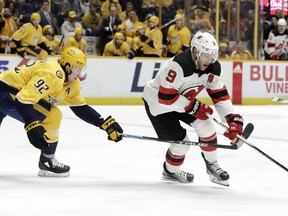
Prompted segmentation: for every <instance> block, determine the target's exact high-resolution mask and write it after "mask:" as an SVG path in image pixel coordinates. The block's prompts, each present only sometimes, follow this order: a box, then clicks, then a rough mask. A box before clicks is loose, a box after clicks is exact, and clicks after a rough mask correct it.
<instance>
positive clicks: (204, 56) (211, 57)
mask: <svg viewBox="0 0 288 216" xmlns="http://www.w3.org/2000/svg"><path fill="white" fill-rule="evenodd" d="M217 58H218V53H215V54H208V53H201V54H200V56H199V59H200V60H201V61H202V62H204V63H208V62H209V63H215V62H216V60H217Z"/></svg>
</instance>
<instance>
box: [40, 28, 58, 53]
mask: <svg viewBox="0 0 288 216" xmlns="http://www.w3.org/2000/svg"><path fill="white" fill-rule="evenodd" d="M42 33H43V36H44V38H43V41H44V43H45V44H46V46H47V47H48V49H49V50H50V54H51V55H59V54H60V52H61V50H62V48H61V47H60V46H61V44H60V39H59V38H57V37H55V36H54V29H53V27H52V26H51V25H46V26H44V27H43V30H42Z"/></svg>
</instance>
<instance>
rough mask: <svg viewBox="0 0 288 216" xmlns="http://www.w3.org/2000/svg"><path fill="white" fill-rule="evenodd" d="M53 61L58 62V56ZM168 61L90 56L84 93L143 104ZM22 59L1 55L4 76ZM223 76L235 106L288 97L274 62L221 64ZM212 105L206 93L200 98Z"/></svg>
mask: <svg viewBox="0 0 288 216" xmlns="http://www.w3.org/2000/svg"><path fill="white" fill-rule="evenodd" d="M50 59H54V60H56V59H57V57H52V58H50ZM165 61H167V59H158V58H149V59H148V58H146V59H145V58H135V59H133V60H128V59H126V58H122V57H111V58H104V57H88V63H87V68H88V74H87V78H86V79H85V80H84V81H82V93H83V95H84V97H85V98H86V99H87V101H88V103H90V104H141V103H142V100H141V97H142V93H143V88H144V85H145V83H146V82H148V81H149V80H151V79H153V78H154V77H155V75H156V74H157V72H158V71H159V69H160V68H161V66H162V65H163V64H164V63H165ZM23 62H24V61H23V59H22V58H21V57H18V56H13V55H5V56H1V60H0V73H1V72H3V71H5V70H7V69H8V68H11V67H15V66H19V65H21V64H23ZM220 63H221V67H222V72H221V74H222V75H221V77H222V79H223V81H224V83H225V84H226V86H227V89H228V91H229V93H230V95H231V99H232V101H233V103H234V104H273V103H274V102H272V101H271V98H272V97H274V96H284V97H285V96H287V95H288V66H287V63H285V62H273V61H249V62H248V61H246V62H242V61H235V62H233V61H220ZM198 98H199V99H202V100H203V101H204V102H208V103H209V102H211V100H210V99H209V96H208V95H207V93H206V91H205V90H204V91H203V92H202V93H200V94H199V96H198Z"/></svg>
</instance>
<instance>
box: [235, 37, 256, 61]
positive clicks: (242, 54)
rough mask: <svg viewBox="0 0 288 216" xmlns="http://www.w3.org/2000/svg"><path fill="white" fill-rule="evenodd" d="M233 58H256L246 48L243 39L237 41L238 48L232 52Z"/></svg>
mask: <svg viewBox="0 0 288 216" xmlns="http://www.w3.org/2000/svg"><path fill="white" fill-rule="evenodd" d="M231 59H244V60H248V59H254V58H253V56H252V54H251V53H250V52H249V51H248V50H246V49H244V46H243V41H237V43H236V50H234V51H233V52H232V54H231Z"/></svg>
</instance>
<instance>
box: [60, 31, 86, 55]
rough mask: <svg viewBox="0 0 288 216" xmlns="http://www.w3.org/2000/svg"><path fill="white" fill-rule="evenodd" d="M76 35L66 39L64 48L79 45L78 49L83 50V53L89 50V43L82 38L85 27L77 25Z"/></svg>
mask: <svg viewBox="0 0 288 216" xmlns="http://www.w3.org/2000/svg"><path fill="white" fill-rule="evenodd" d="M74 33H75V35H74V36H73V37H69V38H67V39H66V40H64V46H63V50H64V49H65V48H67V47H71V46H74V47H77V48H78V49H80V50H82V51H83V53H86V51H87V43H86V41H85V40H84V39H83V38H82V36H83V29H82V28H81V27H77V28H75V29H74Z"/></svg>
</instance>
